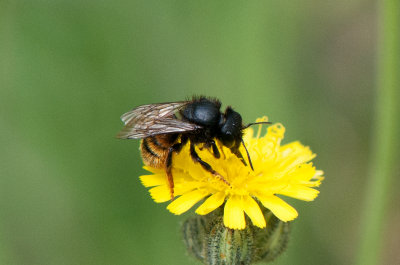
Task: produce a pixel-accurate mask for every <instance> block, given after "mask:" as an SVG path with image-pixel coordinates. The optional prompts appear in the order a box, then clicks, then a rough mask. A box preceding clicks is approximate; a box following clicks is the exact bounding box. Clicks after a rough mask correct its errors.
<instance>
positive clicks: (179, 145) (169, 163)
mask: <svg viewBox="0 0 400 265" xmlns="http://www.w3.org/2000/svg"><path fill="white" fill-rule="evenodd" d="M186 142H187V138H183V137H182V139H181V142H180V143H176V144H174V145H172V146H171V147H170V148H169V149H168V154H167V159H166V161H165V171H166V172H167V178H168V186H169V191H170V194H171V201H173V200H174V178H173V176H172V153H173V152H176V153H178V152H180V151H181V150H182V147H183V146H184V145H185V144H186Z"/></svg>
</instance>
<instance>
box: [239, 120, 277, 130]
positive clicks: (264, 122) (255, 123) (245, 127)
mask: <svg viewBox="0 0 400 265" xmlns="http://www.w3.org/2000/svg"><path fill="white" fill-rule="evenodd" d="M271 123H272V122H269V121H260V122H251V123H249V124H247V125H246V126H244V127H243V128H242V129H247V128H249V127H250V126H253V125H257V124H271Z"/></svg>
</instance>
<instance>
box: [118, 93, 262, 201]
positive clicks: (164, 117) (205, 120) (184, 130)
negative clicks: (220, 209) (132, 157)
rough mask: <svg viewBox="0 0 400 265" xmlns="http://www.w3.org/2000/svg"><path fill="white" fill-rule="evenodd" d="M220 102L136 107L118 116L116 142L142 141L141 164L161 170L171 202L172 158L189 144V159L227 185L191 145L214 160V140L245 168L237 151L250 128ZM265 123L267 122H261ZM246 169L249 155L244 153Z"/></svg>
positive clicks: (201, 99) (217, 154) (203, 99)
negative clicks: (209, 153) (119, 126)
mask: <svg viewBox="0 0 400 265" xmlns="http://www.w3.org/2000/svg"><path fill="white" fill-rule="evenodd" d="M220 107H221V102H220V101H219V100H217V99H212V98H206V97H204V96H201V97H194V98H193V99H192V100H190V101H180V102H169V103H159V104H149V105H142V106H139V107H137V108H135V109H133V110H131V111H129V112H127V113H125V114H124V115H122V116H121V119H122V121H123V122H124V123H125V127H124V128H123V129H122V131H121V132H119V133H118V135H117V138H120V139H143V140H142V142H141V146H140V150H141V154H142V158H143V162H144V163H145V164H146V165H148V166H152V167H155V168H165V170H166V173H167V176H168V183H169V188H170V192H171V199H173V198H174V181H173V177H172V171H171V169H172V154H173V152H176V153H178V152H180V151H181V149H182V147H183V146H184V145H185V144H186V143H187V141H188V140H190V155H191V157H192V158H193V160H194V161H196V162H198V163H200V165H201V166H202V167H203V168H204V169H205V170H207V171H209V172H210V173H212V174H213V175H214V176H215V177H217V178H219V179H220V180H221V181H223V182H225V183H226V184H227V185H230V184H229V182H228V181H227V180H226V179H225V178H224V177H223V176H221V175H220V174H219V173H218V172H216V171H215V170H214V169H213V168H212V167H211V166H210V165H209V164H208V163H207V162H205V161H203V160H202V159H201V158H200V157H199V155H198V154H197V152H196V150H195V145H198V144H202V145H203V147H205V148H207V149H211V150H212V153H213V155H214V157H215V158H219V157H220V152H219V150H218V147H217V145H216V143H215V140H214V139H218V140H220V141H221V143H222V144H223V145H224V146H226V147H228V148H229V149H230V150H231V151H232V153H233V154H235V155H236V156H237V157H238V158H240V159H241V160H242V162H243V163H244V164H245V165H247V164H246V161H245V160H244V158H243V156H242V154H241V153H240V151H239V147H240V144H243V146H244V147H245V150H246V152H247V149H246V146H245V145H244V142H243V139H242V136H243V130H244V129H245V128H247V127H249V126H250V125H253V124H257V123H250V124H248V125H246V126H244V125H243V124H242V117H241V116H240V114H239V113H237V112H236V111H234V110H233V109H232V108H231V107H227V108H226V110H225V112H224V113H222V112H221V111H220ZM262 123H268V122H262ZM247 157H248V161H249V164H250V167H251V168H252V169H253V165H252V164H251V160H250V156H249V153H248V152H247Z"/></svg>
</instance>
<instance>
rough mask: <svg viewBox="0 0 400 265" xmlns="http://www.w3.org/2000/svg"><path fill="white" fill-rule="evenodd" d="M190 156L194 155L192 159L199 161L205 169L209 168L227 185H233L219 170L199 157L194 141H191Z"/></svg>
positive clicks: (209, 170)
mask: <svg viewBox="0 0 400 265" xmlns="http://www.w3.org/2000/svg"><path fill="white" fill-rule="evenodd" d="M190 156H191V157H192V159H193V160H194V161H195V162H197V163H199V164H200V165H201V166H202V167H203V168H204V169H205V170H207V171H208V172H210V173H211V174H213V175H214V176H215V177H217V178H218V179H220V180H221V181H222V182H224V183H225V184H226V185H228V186H231V184H230V183H229V182H228V181H227V180H226V179H225V178H224V177H223V176H221V174H219V173H218V172H217V171H215V170H214V169H213V168H212V167H211V166H210V165H209V164H208V163H207V162H205V161H203V160H202V159H201V158H200V157H199V155H198V154H197V152H196V150H195V148H194V144H193V143H192V142H191V143H190Z"/></svg>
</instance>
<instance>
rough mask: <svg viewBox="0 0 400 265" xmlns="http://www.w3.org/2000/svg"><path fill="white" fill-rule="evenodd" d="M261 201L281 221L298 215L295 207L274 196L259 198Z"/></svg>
mask: <svg viewBox="0 0 400 265" xmlns="http://www.w3.org/2000/svg"><path fill="white" fill-rule="evenodd" d="M259 199H260V201H261V203H262V204H263V205H264V206H265V207H266V208H268V209H269V210H271V212H272V213H273V214H274V215H275V216H276V217H278V218H279V219H281V220H282V221H284V222H286V221H291V220H293V219H294V218H296V217H297V216H298V213H297V211H296V209H295V208H293V207H292V206H290V205H289V204H287V203H286V202H285V201H284V200H282V199H281V198H278V197H276V196H267V197H264V198H259Z"/></svg>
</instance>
